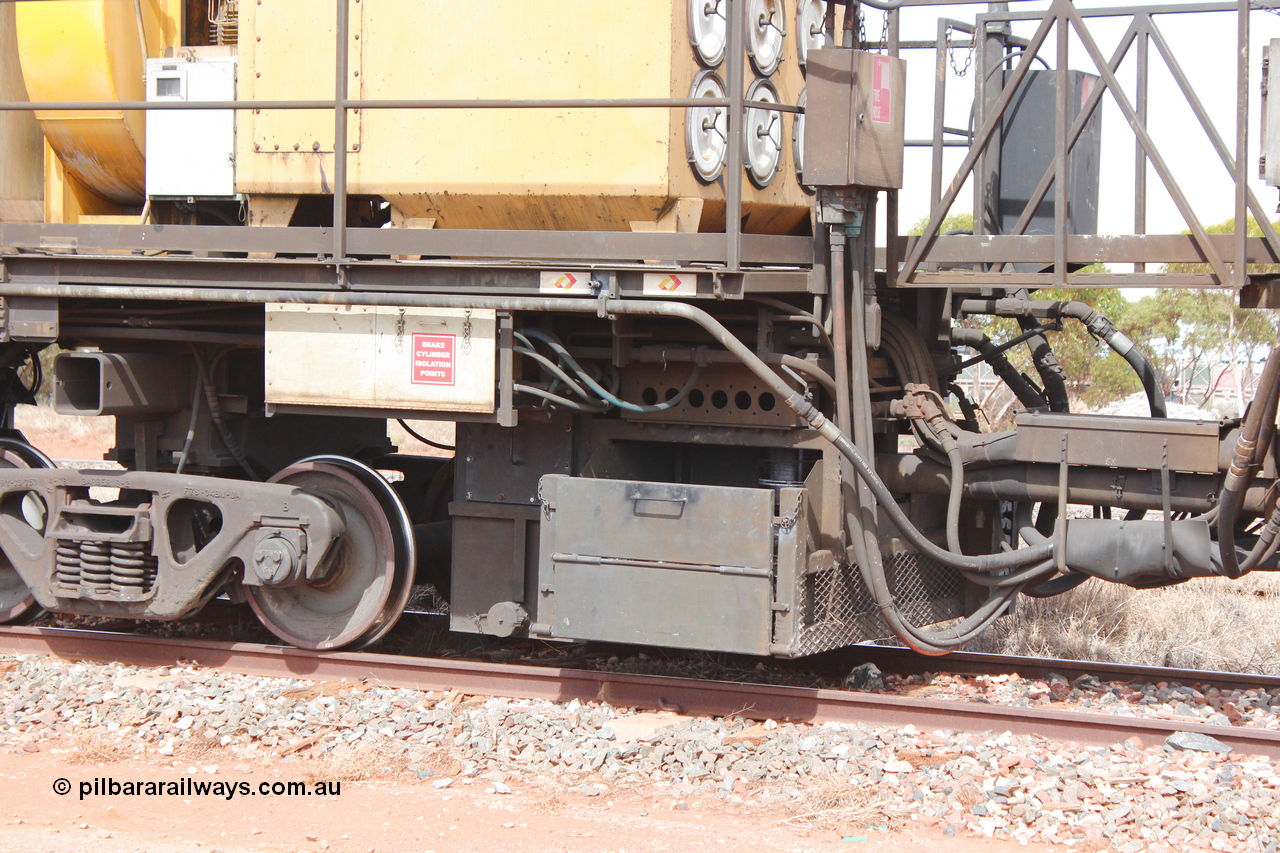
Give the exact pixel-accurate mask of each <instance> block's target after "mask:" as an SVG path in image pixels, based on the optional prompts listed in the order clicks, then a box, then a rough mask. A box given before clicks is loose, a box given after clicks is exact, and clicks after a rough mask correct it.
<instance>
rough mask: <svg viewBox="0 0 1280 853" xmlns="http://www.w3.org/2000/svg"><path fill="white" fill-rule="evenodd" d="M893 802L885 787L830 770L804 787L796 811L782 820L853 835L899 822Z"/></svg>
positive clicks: (792, 823)
mask: <svg viewBox="0 0 1280 853" xmlns="http://www.w3.org/2000/svg"><path fill="white" fill-rule="evenodd" d="M892 802H893V798H892V796H890V795H889V794H888V793H887V792H885V791H883V790H879V789H877V788H875V787H874V786H870V785H866V784H862V783H858V782H852V781H850V780H849V779H848V778H847V777H845V776H841V775H839V774H836V773H828V774H827V775H825V776H821V777H819V778H817V779H815V780H813V782H812V783H810V784H809V785H808V786H807V787H806V788H805V791H804V796H802V797H801V798H800V799H799V800H798V801H797V802H796V803H795V805H794V806H793V807H792V811H794V812H795V814H793V815H792V816H791V817H789V818H787V819H786V820H784V821H783V823H784V824H785V825H787V826H791V827H795V828H797V829H809V830H835V831H837V832H839V833H840V834H841V835H853V834H855V833H856V832H858V831H860V830H863V829H867V828H870V827H880V826H893V825H896V824H897V823H898V822H899V820H900V816H899V814H898V810H897V809H895V808H894V807H893V806H892Z"/></svg>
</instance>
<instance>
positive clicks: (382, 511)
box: [245, 456, 415, 650]
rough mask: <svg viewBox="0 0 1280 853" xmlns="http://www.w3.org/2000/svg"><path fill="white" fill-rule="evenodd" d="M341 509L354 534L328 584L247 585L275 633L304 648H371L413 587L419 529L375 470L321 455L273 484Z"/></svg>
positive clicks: (343, 543) (345, 540)
mask: <svg viewBox="0 0 1280 853" xmlns="http://www.w3.org/2000/svg"><path fill="white" fill-rule="evenodd" d="M271 482H273V483H288V484H290V485H293V486H297V487H298V488H299V489H303V490H304V491H307V492H309V493H311V494H313V495H318V496H319V497H321V498H323V499H324V500H326V501H328V502H329V503H330V504H331V505H332V506H334V507H335V508H336V509H337V510H338V512H339V513H340V514H341V515H342V518H343V521H344V522H345V523H346V532H345V533H343V535H342V538H341V539H340V540H339V541H338V542H337V543H336V545H335V546H334V547H335V548H337V552H336V553H335V554H334V555H333V557H332V564H331V567H330V569H329V571H328V573H327V574H326V576H325V577H324V579H323V580H320V581H317V582H315V583H313V584H306V585H302V586H286V587H266V586H246V587H245V591H246V593H247V594H248V598H249V604H250V606H251V607H253V610H254V612H255V613H256V614H257V615H258V618H259V619H260V620H261V621H262V624H263V625H265V626H266V627H267V628H268V630H270V631H271V633H273V634H275V635H276V636H277V637H279V638H280V639H282V640H284V641H285V642H286V643H291V644H293V645H295V646H298V647H299V648H304V649H317V650H326V649H340V648H359V647H361V646H367V645H369V644H370V643H372V642H374V641H375V640H377V639H379V638H380V637H382V636H383V635H384V634H386V633H387V631H389V630H391V627H392V626H393V625H395V623H396V620H397V619H399V618H400V614H401V613H402V612H403V611H404V607H405V604H406V603H407V602H408V600H409V593H410V592H411V591H412V587H413V573H414V565H415V554H414V544H413V526H412V524H411V523H410V521H409V514H408V513H407V512H406V511H405V508H404V504H403V503H402V502H401V501H400V498H399V497H398V496H397V495H396V493H395V492H394V491H393V490H392V488H391V486H390V485H389V484H388V483H387V482H386V480H384V479H383V478H382V477H380V476H379V475H378V473H377V472H376V471H374V470H373V469H371V468H369V467H367V466H365V465H362V464H361V463H359V462H356V461H355V460H354V459H347V458H345V457H342V456H313V457H311V458H309V459H304V460H302V461H301V462H298V463H295V464H294V465H291V466H289V467H288V468H285V469H284V470H283V471H281V472H279V473H278V474H276V475H275V476H274V477H272V478H271Z"/></svg>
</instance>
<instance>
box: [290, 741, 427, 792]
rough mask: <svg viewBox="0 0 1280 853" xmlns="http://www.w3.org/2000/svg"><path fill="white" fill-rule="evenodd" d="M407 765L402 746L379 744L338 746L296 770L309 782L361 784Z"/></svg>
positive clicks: (401, 769)
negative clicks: (329, 752)
mask: <svg viewBox="0 0 1280 853" xmlns="http://www.w3.org/2000/svg"><path fill="white" fill-rule="evenodd" d="M425 763H427V762H424V764H425ZM408 765H409V757H408V755H407V753H406V751H405V749H404V745H403V744H400V743H391V742H389V741H378V742H377V743H375V744H373V745H370V746H359V745H358V746H355V747H340V748H339V749H337V750H334V752H333V753H331V754H329V755H326V756H323V757H322V758H314V759H310V760H308V761H307V762H306V763H305V764H303V765H302V766H301V767H300V768H299V769H300V772H301V774H302V776H303V778H305V779H306V780H307V781H308V782H311V783H316V782H361V781H363V780H365V779H383V778H386V777H388V776H395V775H396V774H399V773H402V772H403V771H404V769H405V768H406V767H407V766H408Z"/></svg>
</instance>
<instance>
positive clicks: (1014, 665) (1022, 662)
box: [823, 644, 1280, 690]
mask: <svg viewBox="0 0 1280 853" xmlns="http://www.w3.org/2000/svg"><path fill="white" fill-rule="evenodd" d="M828 654H830V655H832V656H834V657H836V658H838V659H840V660H841V661H842V662H847V663H850V664H854V665H856V664H858V663H874V664H875V665H876V666H877V667H879V668H880V669H882V670H883V671H885V672H892V673H894V674H896V675H923V674H925V673H936V672H939V671H940V669H939V663H940V662H939V661H938V659H937V658H926V657H921V656H920V655H918V654H916V653H915V652H913V651H911V650H910V649H905V648H900V647H898V646H872V645H866V644H859V645H855V646H848V647H846V648H843V649H839V650H837V651H835V652H829V653H828ZM823 657H825V655H824V656H823ZM941 671H945V672H948V673H951V674H957V675H1014V674H1017V675H1021V676H1022V677H1024V678H1045V677H1047V676H1049V675H1050V674H1056V675H1061V676H1063V677H1064V678H1078V677H1080V676H1082V675H1092V676H1094V677H1095V678H1098V679H1101V680H1103V681H1121V682H1133V683H1138V684H1159V683H1160V682H1170V683H1172V682H1177V683H1179V684H1183V685H1187V686H1191V685H1203V686H1205V687H1216V688H1218V689H1220V690H1249V689H1255V688H1256V689H1262V690H1275V689H1277V688H1280V676H1276V675H1254V674H1251V673H1241V672H1219V671H1216V670H1199V669H1170V668H1168V667H1160V666H1136V665H1132V664H1119V663H1095V662H1093V661H1086V660H1069V659H1062V658H1032V657H1022V656H1019V655H996V654H985V653H981V652H953V653H951V654H950V655H948V656H947V658H946V661H945V665H944V666H943V667H942V669H941Z"/></svg>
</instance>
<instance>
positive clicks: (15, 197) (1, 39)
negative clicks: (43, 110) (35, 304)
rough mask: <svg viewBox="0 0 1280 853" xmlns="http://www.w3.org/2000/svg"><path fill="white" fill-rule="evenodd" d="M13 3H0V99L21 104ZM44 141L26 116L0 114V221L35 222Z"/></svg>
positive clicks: (40, 194)
mask: <svg viewBox="0 0 1280 853" xmlns="http://www.w3.org/2000/svg"><path fill="white" fill-rule="evenodd" d="M17 5H18V4H16V3H0V100H4V101H25V100H26V99H27V88H26V86H25V85H24V84H23V81H22V68H21V67H20V66H19V65H18V50H17V33H16V31H15V29H14V7H15V6H17ZM43 158H44V141H43V140H42V139H41V138H40V128H39V127H37V125H36V120H35V118H34V117H33V116H32V115H31V114H30V113H20V112H0V222H39V221H40V220H41V217H42V216H43V213H44V161H43Z"/></svg>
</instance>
